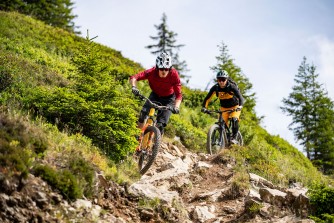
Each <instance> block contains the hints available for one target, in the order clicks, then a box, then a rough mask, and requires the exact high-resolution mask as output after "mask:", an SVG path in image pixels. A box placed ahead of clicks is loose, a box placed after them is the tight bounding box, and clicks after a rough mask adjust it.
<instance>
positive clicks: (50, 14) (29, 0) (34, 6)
mask: <svg viewBox="0 0 334 223" xmlns="http://www.w3.org/2000/svg"><path fill="white" fill-rule="evenodd" d="M73 5H74V3H73V2H72V1H71V0H2V1H1V2H0V10H3V11H18V12H19V13H22V14H26V15H30V16H32V17H34V18H36V19H38V20H41V21H44V22H45V23H46V24H48V25H51V26H55V27H59V28H62V29H65V30H67V31H70V32H75V28H76V27H75V25H74V22H73V19H74V18H76V17H77V16H76V15H73V14H72V9H73ZM76 33H78V32H76Z"/></svg>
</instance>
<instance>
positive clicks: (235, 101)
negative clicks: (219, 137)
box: [201, 70, 245, 144]
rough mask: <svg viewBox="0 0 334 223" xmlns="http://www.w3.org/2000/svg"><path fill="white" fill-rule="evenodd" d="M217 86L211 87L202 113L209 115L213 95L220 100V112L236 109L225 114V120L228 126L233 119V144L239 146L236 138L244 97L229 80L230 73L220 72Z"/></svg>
mask: <svg viewBox="0 0 334 223" xmlns="http://www.w3.org/2000/svg"><path fill="white" fill-rule="evenodd" d="M216 77H217V82H218V83H217V84H215V85H214V86H212V87H211V89H210V91H209V93H208V94H207V96H206V97H205V99H204V101H203V104H202V107H203V108H202V110H201V111H202V112H204V113H208V110H207V107H208V104H209V102H210V100H211V98H212V96H213V95H216V96H217V97H218V98H219V100H220V106H221V108H220V110H221V111H226V110H230V109H236V111H234V112H232V113H228V112H225V113H223V119H224V121H225V123H226V125H228V119H229V117H231V118H232V120H231V121H232V138H231V142H232V143H234V144H237V141H236V136H237V133H238V131H239V116H240V113H241V109H242V106H243V104H244V101H245V100H244V98H243V97H242V95H241V93H240V90H239V88H238V87H237V85H236V84H234V83H232V82H231V81H230V80H229V79H228V73H227V71H225V70H221V71H218V73H217V75H216Z"/></svg>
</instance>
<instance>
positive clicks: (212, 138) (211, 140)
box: [206, 124, 226, 155]
mask: <svg viewBox="0 0 334 223" xmlns="http://www.w3.org/2000/svg"><path fill="white" fill-rule="evenodd" d="M221 131H222V129H221V128H220V127H219V125H217V124H214V125H212V126H211V127H210V129H209V131H208V135H207V142H206V150H207V152H208V153H209V154H211V155H213V154H217V153H218V152H219V151H221V150H222V149H223V148H224V147H225V140H226V137H225V134H224V132H223V133H221ZM221 134H223V136H222V140H221V142H220V135H221Z"/></svg>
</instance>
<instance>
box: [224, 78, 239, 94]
mask: <svg viewBox="0 0 334 223" xmlns="http://www.w3.org/2000/svg"><path fill="white" fill-rule="evenodd" d="M227 81H228V82H229V83H230V84H232V85H235V86H236V87H237V89H238V90H239V91H240V89H239V86H238V84H237V83H236V82H235V81H234V80H232V78H230V77H229V78H228V79H227Z"/></svg>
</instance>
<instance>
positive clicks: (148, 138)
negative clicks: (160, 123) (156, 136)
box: [140, 107, 155, 149]
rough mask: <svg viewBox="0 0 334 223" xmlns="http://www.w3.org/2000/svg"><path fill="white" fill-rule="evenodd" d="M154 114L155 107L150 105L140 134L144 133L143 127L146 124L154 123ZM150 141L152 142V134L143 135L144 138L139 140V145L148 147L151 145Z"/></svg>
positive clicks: (146, 125) (145, 126)
mask: <svg viewBox="0 0 334 223" xmlns="http://www.w3.org/2000/svg"><path fill="white" fill-rule="evenodd" d="M154 116H155V108H153V107H151V108H150V112H149V114H148V118H147V120H146V123H145V124H144V127H143V128H142V129H141V130H142V133H141V134H144V132H145V129H146V128H147V127H148V126H152V125H153V126H154V125H155V124H154V123H155V119H154ZM151 142H152V134H149V135H145V136H144V138H143V139H142V140H141V142H140V146H142V145H144V146H145V149H146V148H147V147H149V146H150V145H151Z"/></svg>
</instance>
